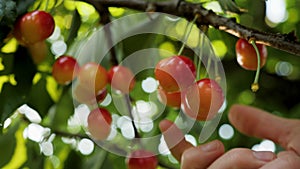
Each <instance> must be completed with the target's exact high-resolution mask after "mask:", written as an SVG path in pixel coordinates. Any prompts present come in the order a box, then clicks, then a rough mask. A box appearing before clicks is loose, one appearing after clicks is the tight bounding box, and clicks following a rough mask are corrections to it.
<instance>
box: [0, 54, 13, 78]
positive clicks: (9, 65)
mask: <svg viewBox="0 0 300 169" xmlns="http://www.w3.org/2000/svg"><path fill="white" fill-rule="evenodd" d="M0 58H1V60H2V64H3V66H4V70H2V71H0V76H1V75H9V74H11V73H12V69H13V63H14V56H13V54H5V53H1V54H0Z"/></svg>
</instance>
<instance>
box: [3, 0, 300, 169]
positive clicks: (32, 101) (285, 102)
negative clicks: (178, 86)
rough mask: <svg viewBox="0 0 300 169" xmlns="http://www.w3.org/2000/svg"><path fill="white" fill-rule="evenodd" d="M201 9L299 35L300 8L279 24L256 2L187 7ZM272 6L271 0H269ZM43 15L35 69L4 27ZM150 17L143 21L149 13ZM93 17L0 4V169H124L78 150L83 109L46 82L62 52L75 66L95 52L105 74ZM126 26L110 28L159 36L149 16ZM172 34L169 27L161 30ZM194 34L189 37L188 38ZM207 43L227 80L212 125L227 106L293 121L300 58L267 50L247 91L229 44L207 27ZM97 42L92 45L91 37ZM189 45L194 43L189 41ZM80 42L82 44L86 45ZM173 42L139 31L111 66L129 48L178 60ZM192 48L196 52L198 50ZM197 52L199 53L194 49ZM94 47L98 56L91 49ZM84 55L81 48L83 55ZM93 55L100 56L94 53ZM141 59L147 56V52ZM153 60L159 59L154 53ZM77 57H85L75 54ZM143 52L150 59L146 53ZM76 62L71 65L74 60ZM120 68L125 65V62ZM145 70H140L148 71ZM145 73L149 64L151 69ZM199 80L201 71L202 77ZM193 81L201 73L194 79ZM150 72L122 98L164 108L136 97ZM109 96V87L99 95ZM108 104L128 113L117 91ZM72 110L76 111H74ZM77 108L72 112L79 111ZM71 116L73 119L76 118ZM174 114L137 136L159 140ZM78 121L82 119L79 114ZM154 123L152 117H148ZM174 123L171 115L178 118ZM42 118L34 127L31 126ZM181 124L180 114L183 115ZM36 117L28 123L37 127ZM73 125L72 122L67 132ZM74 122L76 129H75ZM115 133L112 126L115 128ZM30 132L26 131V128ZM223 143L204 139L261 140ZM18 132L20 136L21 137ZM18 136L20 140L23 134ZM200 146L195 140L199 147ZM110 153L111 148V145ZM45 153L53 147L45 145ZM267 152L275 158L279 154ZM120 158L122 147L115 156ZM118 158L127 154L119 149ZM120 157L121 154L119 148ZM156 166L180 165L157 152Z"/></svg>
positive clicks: (16, 1) (25, 2) (96, 151)
mask: <svg viewBox="0 0 300 169" xmlns="http://www.w3.org/2000/svg"><path fill="white" fill-rule="evenodd" d="M189 1H190V2H194V3H201V4H202V5H203V6H204V7H206V8H208V9H213V10H214V11H216V12H217V13H218V14H220V15H222V16H225V17H230V18H234V19H236V20H237V22H239V23H240V24H242V25H245V26H247V27H249V28H255V29H258V30H261V31H266V32H276V33H282V34H287V33H290V32H292V31H295V36H297V37H300V13H299V12H298V10H297V9H298V8H297V7H299V6H300V1H298V0H289V1H286V12H287V13H286V14H287V15H286V16H285V17H286V18H285V19H284V20H283V21H282V22H280V23H272V21H270V20H269V19H268V18H267V17H266V12H265V7H266V3H265V1H262V0H251V1H250V0H248V1H246V0H236V1H232V0H226V1H225V0H224V1H223V0H219V1H213V0H205V1H204V0H189ZM269 1H272V0H269ZM37 9H40V10H45V11H47V12H49V13H51V14H52V15H53V17H54V19H55V24H56V30H55V33H54V35H53V36H52V37H50V38H49V39H47V41H46V44H47V48H48V49H49V50H47V56H46V59H45V60H44V61H43V62H42V63H39V64H36V63H34V61H33V59H32V57H31V53H30V52H29V50H28V48H26V47H24V46H21V45H19V44H18V42H17V41H16V39H15V38H14V37H13V35H12V31H13V25H14V23H15V21H16V19H17V18H18V17H20V16H21V15H22V14H24V13H26V12H27V11H32V10H37ZM108 10H109V12H110V14H111V20H112V21H114V20H116V19H118V18H122V17H123V16H129V15H130V14H134V13H137V11H134V10H130V9H125V8H115V7H109V8H108ZM149 17H151V16H150V15H149ZM100 19H101V16H100V15H99V13H98V12H97V10H96V8H94V7H93V6H92V5H90V4H87V3H86V2H82V1H73V0H64V1H63V0H47V1H45V0H0V29H1V32H0V48H1V52H0V157H1V158H0V167H1V168H6V169H10V168H21V167H28V168H126V166H125V157H123V156H119V155H117V154H114V153H111V152H109V151H106V150H105V149H103V148H101V147H100V146H97V144H92V145H93V146H94V147H93V146H92V150H91V152H85V151H84V150H82V148H81V147H80V145H81V146H82V145H85V144H88V145H90V142H88V143H86V141H87V139H88V138H89V137H88V135H87V134H86V133H85V130H84V127H82V126H83V123H82V122H78V117H77V116H78V114H80V113H82V112H80V110H81V111H83V109H84V107H78V106H79V104H78V103H77V102H76V101H74V99H73V97H72V84H69V85H67V86H62V85H59V84H57V83H56V82H55V80H54V79H53V77H52V76H51V70H52V64H53V63H54V61H55V59H56V58H57V57H58V56H59V55H62V54H70V55H72V56H74V57H75V58H77V59H78V61H79V64H81V65H82V64H84V63H85V62H87V61H89V60H91V59H94V60H93V61H97V57H98V56H99V55H100V56H101V55H103V60H102V62H101V65H103V66H104V67H105V68H106V69H109V68H110V67H111V66H112V63H111V57H114V56H113V54H112V53H110V52H107V51H108V46H109V45H108V42H107V36H106V35H107V34H101V33H99V34H97V32H98V31H99V30H101V29H103V26H104V25H103V23H99V21H100ZM182 20H183V21H182V22H178V24H177V26H176V27H174V28H172V29H173V30H172V31H174V30H175V32H176V31H177V34H179V35H181V36H183V35H184V34H183V33H184V32H185V29H186V23H187V21H186V20H184V19H182ZM130 22H131V23H126V24H124V25H118V26H114V25H112V26H111V27H110V28H111V34H112V36H118V35H120V34H121V33H120V32H122V31H124V32H126V31H128V32H130V31H131V32H134V31H137V30H139V29H149V30H155V29H164V27H163V26H162V25H163V24H162V22H161V21H160V20H158V21H155V22H154V23H153V22H152V23H151V24H149V19H145V18H138V17H137V18H134V19H132V20H130ZM170 30H171V29H170ZM193 30H194V31H193ZM193 30H192V31H191V35H190V37H189V38H188V40H187V44H196V45H194V47H195V48H197V45H199V44H197V42H198V40H199V39H197V36H193V33H194V32H195V30H196V27H194V28H193ZM203 31H204V32H205V34H206V35H207V37H208V38H209V40H210V42H211V44H212V47H213V48H214V50H215V53H216V55H217V56H218V58H220V59H221V61H222V64H223V68H224V71H225V73H226V83H227V84H226V86H227V88H226V93H227V95H226V103H227V106H226V108H225V111H224V113H223V115H222V117H221V121H220V124H219V127H220V126H221V125H222V124H228V123H229V121H228V119H227V111H228V108H229V107H230V106H231V105H232V104H235V103H241V104H247V105H253V106H256V107H260V108H262V109H265V110H267V111H270V112H271V113H274V114H276V115H279V116H283V117H287V118H300V102H299V100H300V89H299V86H300V57H299V56H295V55H291V54H289V53H286V52H284V51H280V50H277V49H273V48H271V47H268V60H267V62H266V65H265V67H264V68H263V69H262V70H261V76H260V82H259V83H260V90H259V91H258V92H257V93H253V92H252V91H251V90H250V87H249V86H250V85H251V83H252V81H253V79H254V72H252V71H247V70H244V69H242V68H241V67H240V66H239V65H238V63H237V61H236V54H235V42H236V41H237V38H236V37H233V36H231V35H229V34H228V33H226V32H223V31H220V30H218V29H216V28H213V27H209V28H208V30H206V31H205V30H203ZM94 37H97V38H94ZM193 40H194V41H195V42H196V43H195V42H194V41H193ZM87 42H88V45H87ZM59 43H63V44H64V45H65V46H66V50H63V49H62V50H63V52H61V51H60V50H55V45H57V44H59ZM181 45H182V44H181V43H180V42H178V41H177V40H176V39H175V38H174V37H167V36H163V35H157V34H151V33H149V34H141V35H135V36H132V37H128V38H125V39H123V40H122V41H120V42H118V43H117V44H116V45H115V46H114V48H113V50H114V51H115V53H116V54H115V55H116V58H117V60H118V61H119V62H121V61H122V60H125V59H126V57H128V56H130V55H131V54H134V53H135V52H136V51H139V50H141V49H148V48H159V49H164V50H165V51H167V52H171V53H177V51H179V49H180V46H181ZM198 47H199V46H198ZM202 47H203V46H202ZM99 48H100V50H99ZM82 49H84V50H82ZM97 51H100V53H95V52H97ZM183 53H184V54H185V55H187V56H189V57H191V58H193V56H194V52H193V51H191V50H190V49H189V48H186V49H185V50H184V51H183ZM148 54H149V53H148ZM155 54H157V53H155V52H153V53H150V54H149V56H143V57H142V58H141V57H140V58H139V59H140V60H141V61H138V60H137V61H136V62H137V63H144V64H145V65H144V66H149V67H151V65H153V63H157V62H158V58H159V57H152V55H155ZM160 54H161V58H163V57H167V56H168V53H167V55H166V54H165V53H160ZM82 55H87V56H86V57H82ZM150 55H151V56H150ZM79 56H80V58H79ZM125 64H126V63H125ZM147 64H148V65H147ZM152 68H153V67H152ZM203 74H204V73H203ZM201 75H202V74H201ZM153 76H154V74H153V70H151V69H149V70H143V71H141V72H139V73H138V74H137V75H136V87H135V88H134V89H133V91H132V92H131V93H130V97H131V98H133V99H135V100H134V101H135V102H134V101H133V106H136V105H138V103H137V102H138V101H139V103H143V104H150V101H152V102H151V104H156V105H157V109H159V110H163V109H164V107H163V106H162V105H161V104H160V103H159V102H158V100H157V99H153V98H154V97H156V95H154V94H149V93H147V92H145V91H144V90H143V88H142V87H141V86H142V83H143V81H144V80H145V79H147V78H148V77H153ZM111 91H112V90H111V89H110V87H108V92H111ZM111 96H112V97H113V99H115V100H116V101H117V102H118V103H120V104H121V105H123V107H122V108H124V112H125V113H124V112H121V113H120V110H119V109H118V108H116V107H115V106H114V105H113V104H109V105H105V103H102V104H99V105H100V106H104V105H105V107H106V108H107V109H108V110H109V111H110V112H113V114H115V115H116V116H117V114H118V117H120V116H121V115H122V114H126V113H128V111H125V110H126V100H125V101H124V98H123V97H121V96H120V95H118V94H115V93H111ZM24 104H26V105H27V106H28V107H26V111H28V112H31V114H32V112H33V114H34V115H37V114H38V115H37V118H36V116H34V118H33V117H29V116H28V115H27V114H26V112H24V111H23V109H20V106H22V105H24ZM80 108H81V109H80ZM79 109H80V110H79ZM76 111H77V113H76ZM177 115H178V110H177V109H173V108H171V107H166V108H165V109H164V111H163V113H162V115H160V116H159V117H157V118H156V119H155V121H154V123H153V126H154V128H153V129H152V130H151V131H150V132H144V131H142V130H141V129H139V133H140V136H143V137H147V136H151V135H155V134H158V133H159V132H160V131H159V129H158V123H159V121H160V120H162V119H164V118H167V119H171V120H175V118H176V117H177ZM83 116H84V115H83ZM156 116H157V115H156ZM179 116H180V114H179ZM38 117H41V120H38V119H39V118H38ZM182 119H183V120H184V117H182ZM36 120H37V121H36ZM74 121H75V122H77V123H76V125H74ZM78 123H80V124H79V125H78ZM32 124H35V125H37V126H35V131H36V130H39V132H40V135H39V134H37V135H35V136H32V135H30V133H26V132H28V131H29V130H30V126H31V127H32ZM203 124H204V123H203V122H197V123H195V124H194V126H193V128H192V130H191V131H190V132H189V134H190V135H192V136H194V138H198V136H199V133H200V131H201V129H202V128H203ZM117 130H118V131H119V133H121V132H122V129H121V128H118V129H117ZM30 131H33V130H30ZM234 132H235V133H234V136H233V137H232V138H230V139H225V138H222V137H221V136H220V135H219V134H218V130H216V131H215V132H214V133H213V134H212V136H210V137H209V139H208V141H209V140H213V139H220V140H222V141H223V142H224V144H225V146H226V149H230V148H233V147H249V148H251V147H252V146H254V145H255V144H259V143H260V142H261V141H262V140H259V139H256V138H250V137H247V136H245V135H243V134H241V133H239V132H238V131H234ZM23 135H24V137H23ZM25 136H26V137H25ZM116 138H117V141H115V143H116V147H113V148H115V149H118V148H120V147H126V146H128V144H129V143H130V142H131V140H130V139H129V140H126V139H124V138H123V137H122V135H121V134H118V135H117V136H116ZM144 144H146V145H149V146H151V145H153V146H157V145H158V144H159V141H157V142H145V143H144ZM198 144H199V143H198ZM118 146H119V147H118ZM51 147H52V148H51ZM280 149H281V148H280V147H278V146H277V147H276V151H280ZM122 151H123V150H122ZM124 151H129V150H127V149H126V148H125V150H124ZM120 152H121V150H120ZM158 158H159V161H160V162H159V164H160V168H164V167H165V168H179V165H178V163H176V162H174V159H172V156H170V155H169V156H166V155H159V156H158Z"/></svg>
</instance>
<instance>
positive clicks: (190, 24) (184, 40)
mask: <svg viewBox="0 0 300 169" xmlns="http://www.w3.org/2000/svg"><path fill="white" fill-rule="evenodd" d="M198 17H199V15H198V14H196V15H195V17H194V19H193V21H192V22H190V23H189V24H188V26H189V27H190V28H189V29H188V31H187V32H186V34H185V36H184V39H183V43H182V45H181V48H180V50H179V52H178V54H177V55H178V56H179V55H181V53H182V52H183V49H184V47H185V45H186V41H187V39H188V37H189V35H190V34H191V32H192V28H193V25H194V23H195V22H196V20H197V19H198Z"/></svg>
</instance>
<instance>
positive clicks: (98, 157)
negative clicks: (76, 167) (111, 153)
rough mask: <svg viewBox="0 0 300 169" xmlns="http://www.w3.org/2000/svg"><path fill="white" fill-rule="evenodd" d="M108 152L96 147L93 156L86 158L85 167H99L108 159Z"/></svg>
mask: <svg viewBox="0 0 300 169" xmlns="http://www.w3.org/2000/svg"><path fill="white" fill-rule="evenodd" d="M106 156H107V152H106V151H105V150H103V149H100V148H99V147H95V151H94V153H93V154H92V156H90V157H88V158H86V161H85V162H84V163H83V168H89V169H99V168H101V166H102V165H103V163H104V160H105V159H106Z"/></svg>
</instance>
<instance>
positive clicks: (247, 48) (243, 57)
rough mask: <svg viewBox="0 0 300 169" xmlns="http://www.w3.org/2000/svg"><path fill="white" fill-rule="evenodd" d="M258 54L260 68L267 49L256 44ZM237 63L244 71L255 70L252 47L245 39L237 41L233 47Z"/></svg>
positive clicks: (254, 55)
mask: <svg viewBox="0 0 300 169" xmlns="http://www.w3.org/2000/svg"><path fill="white" fill-rule="evenodd" d="M256 46H257V48H258V51H259V54H260V67H263V66H264V65H265V63H266V60H267V54H268V52H267V48H266V46H265V45H262V44H256ZM235 50H236V57H237V61H238V63H239V64H240V65H241V67H243V68H244V69H246V70H256V68H257V56H256V52H255V49H254V47H253V46H252V45H251V44H250V43H249V42H248V41H247V40H245V39H239V40H238V41H237V43H236V46H235Z"/></svg>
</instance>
